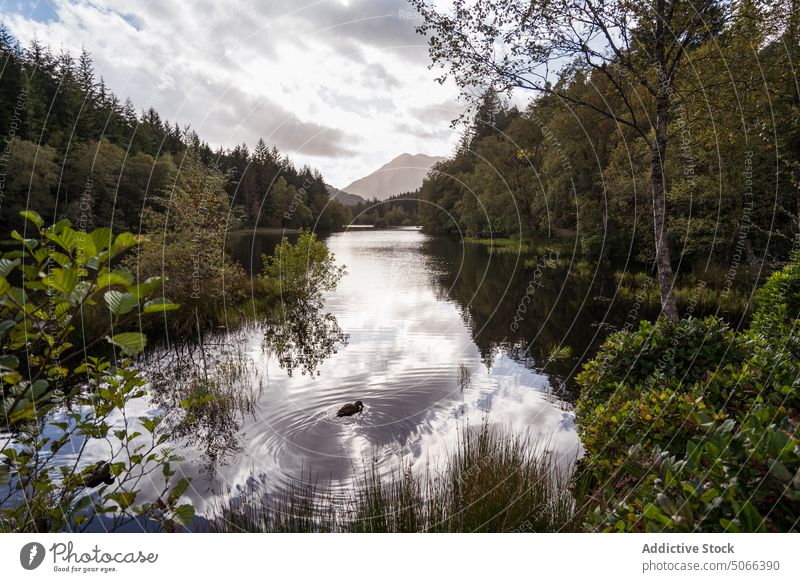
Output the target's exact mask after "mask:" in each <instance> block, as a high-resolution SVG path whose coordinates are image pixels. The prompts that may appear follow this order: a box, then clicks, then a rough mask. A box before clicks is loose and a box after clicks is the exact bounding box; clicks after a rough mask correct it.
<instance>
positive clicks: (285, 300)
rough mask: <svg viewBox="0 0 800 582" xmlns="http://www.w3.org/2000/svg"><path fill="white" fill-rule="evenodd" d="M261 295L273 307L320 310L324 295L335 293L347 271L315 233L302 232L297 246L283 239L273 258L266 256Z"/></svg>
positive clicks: (260, 277) (261, 278)
mask: <svg viewBox="0 0 800 582" xmlns="http://www.w3.org/2000/svg"><path fill="white" fill-rule="evenodd" d="M263 259H264V269H263V273H262V274H261V275H260V276H259V282H260V286H261V289H262V291H263V292H264V293H265V294H266V295H267V297H268V298H270V299H271V300H272V301H273V303H274V304H282V305H302V306H303V307H319V306H321V305H322V298H323V294H324V293H325V292H329V291H333V290H334V289H336V285H338V283H339V281H340V280H341V278H342V276H344V272H345V270H344V267H337V266H336V263H335V260H334V256H333V253H331V251H330V249H328V247H327V246H326V245H325V244H324V243H322V242H320V241H319V240H317V236H316V235H315V234H314V233H313V232H309V231H301V232H300V235H299V237H298V239H297V242H296V243H295V244H292V243H290V242H289V239H287V238H284V239H283V240H281V244H280V245H278V246H277V247H276V248H275V251H274V252H273V254H272V256H269V255H264V257H263Z"/></svg>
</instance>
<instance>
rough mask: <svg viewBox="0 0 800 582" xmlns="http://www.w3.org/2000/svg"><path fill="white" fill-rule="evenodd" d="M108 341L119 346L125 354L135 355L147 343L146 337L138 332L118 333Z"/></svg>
mask: <svg viewBox="0 0 800 582" xmlns="http://www.w3.org/2000/svg"><path fill="white" fill-rule="evenodd" d="M108 341H110V342H111V343H112V344H114V345H115V346H117V347H119V348H121V349H122V351H123V352H124V353H125V355H126V356H135V355H136V354H139V353H141V352H142V350H144V348H145V346H146V345H147V337H145V335H144V334H141V333H138V332H124V333H118V334H116V335H114V336H113V337H111V338H109V340H108Z"/></svg>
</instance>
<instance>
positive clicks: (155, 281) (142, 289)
mask: <svg viewBox="0 0 800 582" xmlns="http://www.w3.org/2000/svg"><path fill="white" fill-rule="evenodd" d="M162 281H163V279H162V278H161V277H148V278H147V280H146V281H145V282H144V283H139V284H138V285H136V286H135V287H133V288H131V289H130V292H131V293H133V294H134V295H136V297H138V298H139V299H144V298H145V297H149V296H150V294H151V293H152V292H153V291H155V290H156V289H157V288H158V286H159V285H161V282H162Z"/></svg>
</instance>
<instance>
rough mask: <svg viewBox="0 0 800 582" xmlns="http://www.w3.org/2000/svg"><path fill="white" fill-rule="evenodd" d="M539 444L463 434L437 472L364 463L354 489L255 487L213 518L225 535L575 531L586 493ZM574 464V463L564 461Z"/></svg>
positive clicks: (484, 431) (497, 432) (497, 434)
mask: <svg viewBox="0 0 800 582" xmlns="http://www.w3.org/2000/svg"><path fill="white" fill-rule="evenodd" d="M545 449H546V448H545V447H543V446H542V443H537V442H532V441H531V439H529V438H527V437H525V436H520V435H514V434H512V433H510V432H508V431H507V430H504V429H501V428H497V427H495V426H492V425H489V424H484V425H483V426H482V427H480V428H477V429H466V430H464V431H463V432H462V436H461V438H460V439H459V442H458V445H457V447H456V449H455V450H454V452H453V453H452V454H451V455H450V456H449V457H448V458H446V459H445V462H444V465H443V466H442V467H441V468H437V467H435V466H433V465H431V464H428V465H427V466H426V467H425V469H424V470H422V471H416V472H415V471H412V470H411V467H410V466H409V465H408V464H405V465H402V466H400V467H398V469H397V471H396V472H395V473H393V474H392V475H391V476H390V477H389V478H385V477H384V478H381V476H380V475H379V474H378V472H377V470H376V468H375V466H374V465H368V466H367V468H365V469H364V472H363V474H362V475H361V476H360V477H359V478H357V479H356V481H355V483H354V485H353V488H352V490H350V491H349V492H347V493H346V494H344V495H337V496H336V497H334V496H333V495H332V494H331V493H330V489H328V488H322V487H319V486H317V485H316V484H310V483H307V482H299V484H297V485H295V486H293V487H291V488H290V489H289V490H288V491H285V492H283V493H281V494H278V495H270V494H267V493H266V492H265V491H264V490H263V489H260V490H259V489H251V490H250V491H248V492H247V493H246V494H244V495H241V496H239V497H236V498H234V499H230V500H228V501H226V502H224V503H222V504H221V505H220V506H218V508H217V510H216V514H215V515H214V516H213V517H212V518H211V520H210V524H211V529H212V530H213V531H221V532H237V531H238V532H368V533H379V532H392V533H398V532H557V531H580V529H581V524H582V523H583V509H582V508H583V505H584V504H583V502H582V495H581V496H578V498H576V496H575V494H574V491H575V488H574V487H573V486H572V483H571V480H570V473H571V469H570V470H567V469H564V467H563V465H562V464H559V463H558V462H557V460H555V459H553V458H552V457H553V454H552V453H550V452H547V451H546V450H545ZM568 464H569V465H571V463H568Z"/></svg>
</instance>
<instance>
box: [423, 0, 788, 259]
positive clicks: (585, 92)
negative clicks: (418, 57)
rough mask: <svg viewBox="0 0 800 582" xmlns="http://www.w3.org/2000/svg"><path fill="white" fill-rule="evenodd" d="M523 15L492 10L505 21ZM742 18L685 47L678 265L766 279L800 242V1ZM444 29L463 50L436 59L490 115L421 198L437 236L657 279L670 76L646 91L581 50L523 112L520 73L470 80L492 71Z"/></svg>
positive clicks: (675, 115)
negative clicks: (652, 141)
mask: <svg viewBox="0 0 800 582" xmlns="http://www.w3.org/2000/svg"><path fill="white" fill-rule="evenodd" d="M507 4H508V3H505V2H491V3H490V5H491V8H492V10H493V11H494V12H495V14H499V13H500V10H501V7H504V6H506V5H507ZM705 4H709V5H710V4H714V3H704V5H705ZM735 6H736V9H735V10H733V11H731V13H730V14H728V15H727V16H726V18H725V19H723V16H722V14H720V15H718V19H717V21H716V22H715V25H714V26H710V25H709V26H697V27H696V28H702V30H701V31H697V30H696V31H694V33H696V34H697V36H698V38H697V39H696V41H693V42H691V43H687V46H686V47H685V48H682V49H681V50H685V54H684V55H682V58H683V59H685V61H686V63H687V64H686V65H685V68H686V72H684V73H683V74H682V75H678V74H677V73H674V74H673V75H672V78H671V79H670V83H671V85H672V87H671V88H670V91H671V93H670V94H671V95H672V98H671V99H672V101H671V109H672V112H671V114H670V116H669V124H668V128H667V135H668V137H669V139H670V145H669V147H665V148H664V149H665V153H664V154H663V159H661V161H660V169H661V172H663V178H664V180H665V184H666V188H665V191H666V193H667V194H666V208H667V212H668V214H667V218H666V236H667V240H668V245H669V250H670V256H671V260H672V263H673V265H678V264H679V263H680V264H683V265H687V264H688V265H691V264H693V263H697V262H711V263H718V264H725V265H730V264H731V262H732V261H733V258H734V257H740V259H739V260H740V262H741V263H742V264H746V265H748V266H750V267H753V268H754V269H756V270H757V269H758V268H759V266H760V265H761V264H762V263H766V265H767V266H768V267H769V266H770V265H772V266H774V265H777V264H779V263H780V262H781V261H784V260H786V258H787V256H788V253H789V251H790V249H791V247H792V241H793V239H794V237H795V236H797V234H798V233H800V190H799V188H800V123H798V84H797V74H796V70H795V68H794V66H795V63H796V61H795V60H793V59H796V58H797V57H796V54H795V51H796V50H797V48H796V47H797V45H798V24H797V21H798V11H797V8H796V6H795V5H794V3H759V4H755V3H750V2H743V3H737V4H736V5H735ZM686 9H687V10H689V8H688V7H687V8H686ZM492 10H489V9H488V8H487V12H488V13H490V14H491V13H492ZM483 16H485V17H486V18H489V17H488V16H486V15H485V14H484V15H483ZM449 23H450V24H451V25H453V26H456V30H469V25H470V24H471V23H472V20H469V21H467V22H466V23H460V28H459V27H458V25H456V24H454V23H453V22H452V21H450V22H449ZM437 26H440V28H436V27H437ZM430 28H431V29H433V30H435V31H436V32H440V36H439V37H438V38H439V39H445V40H447V39H450V40H451V41H452V44H450V45H448V44H447V42H445V41H442V40H440V42H439V44H438V45H435V46H436V47H439V46H445V47H449V48H448V49H447V50H449V51H450V52H448V53H447V54H444V55H443V56H442V57H441V60H442V61H444V62H447V63H454V64H453V65H452V67H453V69H452V74H453V76H456V77H465V79H463V82H464V83H465V85H466V84H467V83H470V84H471V85H470V91H471V95H473V102H474V110H473V111H474V114H473V116H472V117H467V118H466V119H465V120H464V125H465V127H466V130H465V131H464V135H463V138H462V141H461V142H460V145H459V147H458V148H457V151H456V152H455V154H454V155H453V156H452V157H451V158H450V159H449V160H448V161H446V162H443V163H441V164H440V165H439V166H438V167H437V168H436V172H435V173H434V174H432V175H431V176H430V177H429V178H428V180H427V181H426V182H425V184H424V186H423V188H422V190H421V193H420V198H421V200H422V203H421V206H420V220H421V223H422V224H423V225H424V227H425V229H426V230H428V231H430V232H439V233H441V232H447V233H455V232H458V231H459V230H460V231H462V232H464V233H466V234H467V235H469V236H478V235H494V236H513V237H518V238H519V237H534V238H567V239H574V240H575V242H576V244H577V246H578V250H579V254H580V255H582V256H583V257H585V258H586V259H588V260H590V261H596V260H611V261H613V262H614V263H616V264H618V265H621V264H624V263H625V262H628V263H630V264H633V265H636V266H638V267H642V266H649V265H653V263H654V260H655V243H654V237H653V210H652V204H653V202H652V197H651V189H650V178H651V175H652V173H653V170H652V167H651V151H650V148H649V147H648V139H647V138H648V136H649V135H652V133H653V131H654V126H655V119H656V114H655V111H654V107H655V99H654V98H653V97H652V96H651V95H650V94H649V92H648V91H647V89H646V88H645V87H644V85H652V84H653V80H654V79H655V78H656V75H655V73H654V72H653V70H654V69H655V67H652V68H651V69H650V72H649V73H648V76H647V78H643V80H642V81H638V82H637V81H636V78H634V77H633V75H634V74H638V72H636V71H635V72H634V73H630V74H628V73H627V72H626V69H625V67H624V66H623V64H622V63H620V59H621V58H625V57H619V58H614V59H609V60H608V61H607V62H603V63H602V64H598V63H596V62H594V61H595V60H599V59H595V58H594V55H588V57H587V58H582V55H581V54H580V51H579V50H578V51H576V52H577V53H578V56H576V57H575V61H574V62H573V63H572V64H571V65H569V66H566V67H563V69H562V70H561V71H560V72H559V74H558V76H557V77H555V78H553V79H548V80H547V81H546V82H543V85H544V86H542V87H541V89H542V91H539V92H538V94H537V96H536V97H534V98H530V100H529V103H528V105H527V106H525V107H519V108H518V107H517V106H513V105H509V100H508V98H507V92H506V90H507V89H509V88H516V89H518V90H519V89H520V88H523V89H527V88H528V87H527V86H526V81H525V80H524V79H522V80H520V78H515V77H513V75H514V74H516V71H513V70H512V71H510V72H509V71H504V72H505V73H506V75H505V76H503V75H502V74H501V72H495V73H492V72H485V74H484V75H483V76H482V77H480V78H468V79H467V78H466V77H468V76H469V75H468V74H467V73H466V72H464V73H463V74H462V73H461V72H460V71H461V70H464V69H465V67H464V66H462V68H461V69H460V70H457V69H456V68H455V67H456V64H458V65H459V66H461V65H465V64H466V63H480V62H481V61H480V57H481V56H485V55H480V54H474V55H465V54H464V53H463V52H459V51H462V49H463V50H466V49H465V48H464V47H462V46H456V43H457V42H461V41H462V37H458V36H457V34H456V33H455V32H452V33H451V32H450V30H449V29H447V28H445V21H435V20H434V21H433V23H432V24H431V25H430ZM498 28H499V26H498ZM501 30H502V29H501ZM495 32H496V31H495ZM700 32H702V34H700ZM496 33H497V32H496ZM498 34H499V33H498ZM448 35H450V36H448ZM465 44H466V43H465ZM522 45H523V43H522V41H521V40H520V46H522ZM753 47H755V48H753ZM444 51H445V49H440V53H444ZM631 52H632V53H633V52H635V51H633V50H632V51H631ZM487 58H488V57H487ZM448 59H449V60H448ZM457 59H462V60H457ZM470 59H472V60H470ZM519 60H520V61H522V60H523V59H522V57H520V58H519ZM478 66H480V65H477V64H476V67H478ZM500 68H501V67H500V66H498V67H497V69H500ZM511 68H512V66H511V65H509V66H508V69H511ZM609 71H613V72H612V73H611V74H609ZM520 77H521V75H520ZM620 79H622V80H623V81H624V84H622V82H620ZM626 79H627V80H626ZM458 80H459V81H461V79H458ZM476 90H479V91H480V93H479V94H478V96H477V97H474V95H475V91H476ZM522 94H523V95H524V94H525V93H524V92H523V93H522ZM518 101H519V100H517V102H518ZM631 119H633V120H635V124H636V125H638V127H633V126H632V125H631V124H629V123H627V121H628V120H631ZM650 124H652V126H653V127H651V126H650ZM642 130H643V132H642ZM722 217H724V218H722Z"/></svg>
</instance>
